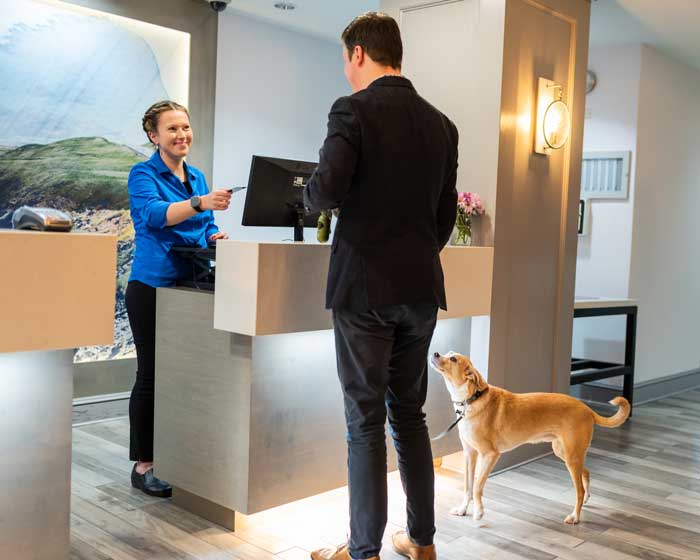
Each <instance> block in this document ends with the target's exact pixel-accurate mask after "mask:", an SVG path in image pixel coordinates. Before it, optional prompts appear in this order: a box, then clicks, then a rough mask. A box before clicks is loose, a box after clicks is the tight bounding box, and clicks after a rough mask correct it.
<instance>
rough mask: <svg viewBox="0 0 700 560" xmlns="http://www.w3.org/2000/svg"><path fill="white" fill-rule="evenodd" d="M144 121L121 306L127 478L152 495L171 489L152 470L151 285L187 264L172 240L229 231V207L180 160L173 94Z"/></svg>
mask: <svg viewBox="0 0 700 560" xmlns="http://www.w3.org/2000/svg"><path fill="white" fill-rule="evenodd" d="M143 129H144V131H145V132H146V135H147V136H148V139H149V140H150V141H151V143H152V144H153V145H154V146H155V148H156V151H155V153H154V154H153V156H151V158H150V159H149V160H148V161H145V162H142V163H137V164H136V165H134V167H133V168H132V169H131V173H130V174H129V203H130V208H131V219H132V220H133V223H134V231H135V245H136V246H135V249H134V260H133V263H132V265H131V276H130V278H129V284H128V285H127V288H126V310H127V313H128V315H129V324H130V325H131V332H132V334H133V336H134V344H135V346H136V361H137V371H136V383H135V384H134V388H133V390H132V392H131V399H130V401H129V421H130V426H131V428H130V449H129V458H130V459H131V460H132V461H135V462H136V464H135V465H134V468H133V470H132V471H131V484H132V486H134V488H138V489H140V490H142V491H143V492H145V493H146V494H150V495H152V496H161V497H169V496H170V495H171V494H172V489H171V487H170V485H169V484H168V483H167V482H165V481H163V480H160V479H158V478H156V476H155V475H154V473H153V398H154V377H155V338H156V332H155V331H156V329H155V323H156V288H159V287H162V286H173V285H175V282H176V280H177V279H178V278H181V277H183V276H184V273H185V270H186V268H185V267H186V265H185V263H183V262H181V261H180V260H179V259H178V257H177V256H176V255H174V254H173V253H171V252H170V249H171V247H172V246H173V245H189V246H198V247H206V246H207V244H209V243H213V242H215V241H216V240H217V239H227V238H228V236H227V235H226V234H225V233H222V232H220V231H219V228H218V227H216V225H215V224H214V215H213V211H214V210H226V209H228V206H229V203H230V200H231V193H229V192H228V191H227V190H215V191H213V192H211V193H210V192H209V188H208V187H207V182H206V179H205V178H204V175H203V174H202V172H201V171H199V170H198V169H195V168H194V167H192V166H190V165H187V163H185V158H186V157H187V154H188V153H189V151H190V147H191V145H192V128H191V126H190V118H189V113H188V111H187V109H186V108H185V107H183V106H182V105H179V104H177V103H174V102H172V101H161V102H159V103H156V104H154V105H153V106H151V107H150V108H149V109H148V110H147V111H146V114H145V115H144V117H143Z"/></svg>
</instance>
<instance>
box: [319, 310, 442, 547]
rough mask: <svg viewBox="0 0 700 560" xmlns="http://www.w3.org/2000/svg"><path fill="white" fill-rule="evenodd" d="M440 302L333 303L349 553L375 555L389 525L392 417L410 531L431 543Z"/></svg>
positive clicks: (424, 542) (416, 539) (417, 538)
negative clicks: (428, 408) (430, 422)
mask: <svg viewBox="0 0 700 560" xmlns="http://www.w3.org/2000/svg"><path fill="white" fill-rule="evenodd" d="M436 320H437V305H436V304H435V303H417V304H410V305H387V306H382V307H379V308H377V309H374V310H371V311H361V312H360V311H351V310H349V309H335V310H334V311H333V325H334V329H335V345H336V354H337V361H338V376H339V377H340V382H341V385H342V388H343V395H344V399H345V418H346V424H347V441H348V479H349V480H348V483H349V492H350V513H351V527H350V543H349V552H350V556H351V557H352V558H354V559H358V560H359V559H364V558H370V557H372V556H377V555H378V554H379V550H380V548H381V541H382V536H383V534H384V529H385V527H386V523H387V477H386V471H387V460H386V437H385V432H384V424H385V421H386V418H387V415H388V418H389V425H390V431H391V435H392V437H393V439H394V446H395V447H396V452H397V455H398V461H399V472H400V474H401V482H402V484H403V487H404V491H405V493H406V500H407V508H406V509H407V515H408V523H407V526H408V532H409V535H410V536H411V538H412V539H413V541H414V542H416V543H417V544H419V545H422V546H426V545H430V544H432V542H433V535H434V534H435V514H434V494H435V490H434V482H435V480H434V472H433V456H432V451H431V448H430V438H429V436H428V428H427V426H426V423H425V414H424V413H423V405H424V404H425V398H426V394H427V389H428V372H427V357H428V349H429V346H430V340H431V339H432V336H433V331H434V330H435V323H436Z"/></svg>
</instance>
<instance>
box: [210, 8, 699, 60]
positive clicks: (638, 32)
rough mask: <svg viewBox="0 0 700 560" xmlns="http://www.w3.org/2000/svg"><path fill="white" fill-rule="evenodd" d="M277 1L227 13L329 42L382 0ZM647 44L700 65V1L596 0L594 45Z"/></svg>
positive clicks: (592, 12) (593, 26) (233, 9)
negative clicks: (283, 6)
mask: <svg viewBox="0 0 700 560" xmlns="http://www.w3.org/2000/svg"><path fill="white" fill-rule="evenodd" d="M277 1H278V0H232V1H231V4H230V5H229V8H228V9H227V10H226V11H225V12H224V13H223V17H226V14H232V13H242V14H245V15H248V16H250V17H253V18H255V19H261V20H265V21H268V22H270V23H274V24H276V25H280V26H282V27H286V28H287V29H292V30H295V31H298V32H300V33H305V34H310V35H314V36H316V37H321V38H323V39H327V40H329V41H334V42H335V41H339V38H340V33H341V32H342V31H343V29H344V28H345V26H346V25H347V24H348V23H350V21H351V20H352V18H354V17H355V16H357V15H359V14H362V13H364V12H368V11H371V10H378V9H379V1H380V0H287V1H291V2H292V3H293V4H295V5H296V9H295V10H292V11H282V10H278V9H276V8H275V7H274V4H275V2H277ZM632 43H647V44H650V45H653V46H654V47H656V48H658V49H659V50H661V51H662V52H664V53H666V54H667V55H669V56H672V57H673V58H676V59H678V60H680V61H682V62H685V63H686V64H689V65H691V66H695V67H697V68H700V0H594V1H593V3H592V7H591V46H594V47H595V46H605V45H622V44H632Z"/></svg>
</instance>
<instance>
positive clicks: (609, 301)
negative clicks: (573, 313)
mask: <svg viewBox="0 0 700 560" xmlns="http://www.w3.org/2000/svg"><path fill="white" fill-rule="evenodd" d="M635 305H637V300H636V299H618V298H606V297H591V296H576V298H575V299H574V309H596V308H599V307H630V306H635Z"/></svg>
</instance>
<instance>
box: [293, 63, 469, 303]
mask: <svg viewBox="0 0 700 560" xmlns="http://www.w3.org/2000/svg"><path fill="white" fill-rule="evenodd" d="M457 139H458V134H457V128H456V127H455V125H454V124H453V123H452V122H451V121H450V120H449V119H448V118H447V117H446V116H445V115H443V114H442V113H441V112H440V111H438V110H437V109H436V108H435V107H433V106H432V105H430V104H429V103H428V102H427V101H425V100H424V99H423V98H421V97H420V96H419V95H418V93H417V92H416V90H415V89H414V88H413V85H412V84H411V82H410V81H409V80H407V79H406V78H403V77H399V76H384V77H382V78H378V79H377V80H375V81H374V82H372V83H371V84H370V86H369V87H367V88H366V89H364V90H362V91H359V92H357V93H355V94H353V95H351V96H349V97H341V98H340V99H338V100H337V101H336V102H335V103H334V104H333V107H332V108H331V112H330V114H329V115H328V135H327V137H326V139H325V141H324V143H323V147H322V148H321V151H320V156H319V158H320V159H319V164H318V167H317V169H316V171H315V172H314V174H313V176H312V177H311V179H310V180H309V182H308V184H307V186H306V188H305V191H304V203H305V205H306V207H307V210H310V211H318V210H325V209H331V208H339V209H340V216H339V218H338V222H337V225H336V229H335V235H334V237H333V245H332V248H331V260H330V267H329V272H328V288H327V292H326V307H327V308H332V309H339V308H348V309H353V310H357V311H365V310H368V309H375V308H377V307H380V306H383V305H392V304H411V303H424V302H425V303H428V302H434V303H436V304H438V305H439V306H440V307H442V308H443V309H446V308H447V302H446V301H445V287H444V280H443V274H442V267H441V265H440V251H441V250H442V248H443V247H444V246H445V244H446V243H447V241H448V239H449V237H450V234H451V232H452V229H453V227H454V223H455V219H456V213H457V191H456V189H455V182H456V177H457Z"/></svg>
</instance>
